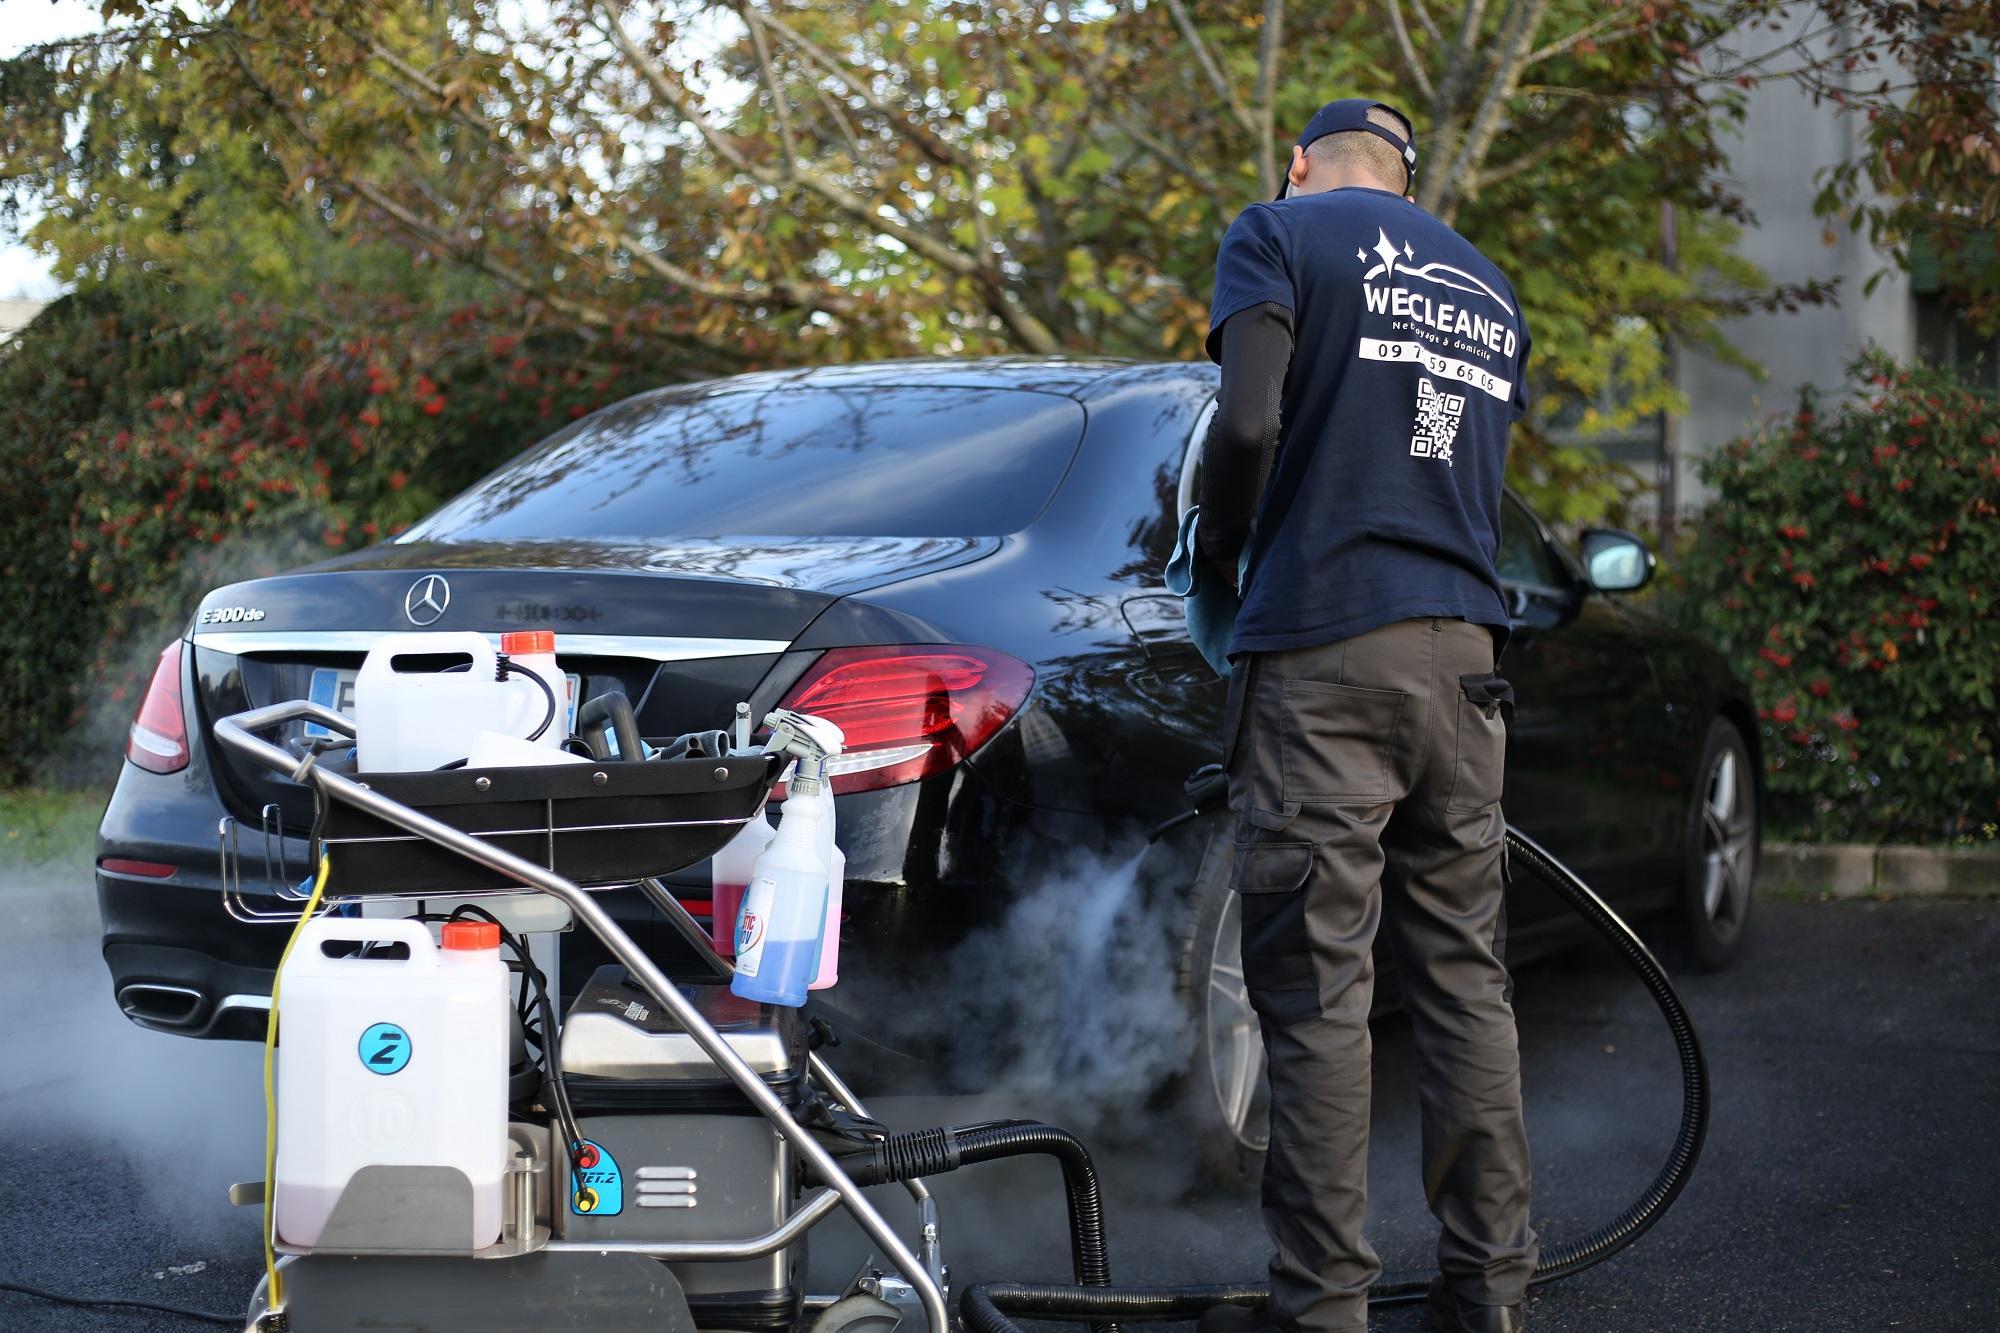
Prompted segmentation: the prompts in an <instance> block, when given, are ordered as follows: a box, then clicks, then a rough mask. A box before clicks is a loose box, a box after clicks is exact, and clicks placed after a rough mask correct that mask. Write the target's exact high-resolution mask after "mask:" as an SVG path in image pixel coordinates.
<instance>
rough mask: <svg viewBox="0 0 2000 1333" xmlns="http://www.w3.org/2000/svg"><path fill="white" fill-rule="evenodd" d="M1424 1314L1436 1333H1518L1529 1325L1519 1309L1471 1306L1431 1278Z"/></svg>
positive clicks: (1513, 1306)
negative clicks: (1429, 1292)
mask: <svg viewBox="0 0 2000 1333" xmlns="http://www.w3.org/2000/svg"><path fill="white" fill-rule="evenodd" d="M1424 1313H1425V1314H1426V1315H1427V1316H1428V1319H1427V1321H1426V1322H1427V1323H1428V1325H1429V1327H1430V1328H1431V1329H1433V1330H1435V1333H1521V1330H1522V1329H1524V1328H1526V1327H1527V1326H1528V1316H1527V1315H1525V1314H1523V1313H1522V1310H1521V1307H1520V1306H1518V1305H1477V1304H1474V1303H1473V1302H1472V1301H1468V1300H1466V1299H1465V1298H1464V1297H1462V1296H1459V1295H1456V1294H1455V1293H1453V1291H1452V1290H1451V1288H1449V1287H1447V1286H1445V1284H1444V1279H1443V1278H1434V1279H1432V1281H1431V1294H1430V1298H1429V1299H1428V1300H1427V1301H1426V1302H1425V1303H1424Z"/></svg>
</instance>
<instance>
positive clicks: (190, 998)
mask: <svg viewBox="0 0 2000 1333" xmlns="http://www.w3.org/2000/svg"><path fill="white" fill-rule="evenodd" d="M118 1007H119V1008H120V1009H122V1010H124V1011H125V1017H127V1018H129V1019H131V1020H132V1021H133V1022H135V1023H142V1024H144V1025H145V1026H147V1027H159V1028H170V1029H173V1030H174V1031H182V1030H185V1029H187V1028H191V1027H194V1026H195V1025H196V1024H197V1023H199V1022H200V1021H201V1018H202V1013H203V1011H204V1010H206V1009H207V1008H208V997H207V996H206V995H204V994H202V993H201V992H200V991H198V990H196V989H194V988H193V987H192V986H170V985H167V984H166V983H165V982H160V981H130V982H127V983H126V984H124V985H123V986H120V987H119V988H118Z"/></svg>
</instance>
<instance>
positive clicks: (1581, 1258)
mask: <svg viewBox="0 0 2000 1333" xmlns="http://www.w3.org/2000/svg"><path fill="white" fill-rule="evenodd" d="M1507 849H1508V852H1509V854H1510V856H1512V857H1514V858H1515V859H1516V861H1517V863H1518V864H1520V865H1523V866H1525V867H1526V868H1527V869H1528V870H1530V871H1532V872H1533V873H1534V875H1535V877H1536V878H1537V879H1540V880H1541V881H1543V882H1544V883H1545V884H1547V885H1548V886H1549V887H1550V888H1551V889H1553V890H1555V892H1556V895H1557V896H1558V897H1560V898H1561V899H1562V900H1563V901H1564V902H1566V903H1568V904H1569V905H1570V907H1571V908H1572V909H1573V910H1574V911H1575V912H1576V913H1577V915H1579V916H1581V917H1582V918H1583V919H1584V920H1585V921H1588V922H1589V923H1590V925H1591V928H1592V929H1594V930H1595V931H1597V933H1598V934H1599V935H1602V936H1603V937H1604V938H1605V939H1606V940H1608V941H1609V942H1610V943H1611V945H1612V947H1613V948H1615V949H1617V950H1618V953H1619V954H1620V956H1621V957H1623V958H1624V959H1625V961H1626V963H1627V964H1628V965H1629V966H1630V967H1631V968H1632V970H1633V971H1634V972H1636V973H1638V975H1639V979H1640V981H1642V982H1643V983H1645V987H1646V991H1647V993H1648V994H1649V995H1651V996H1652V997H1653V1003H1655V1004H1656V1005H1658V1006H1659V1009H1660V1014H1661V1015H1662V1016H1663V1017H1664V1018H1665V1019H1666V1020H1667V1029H1668V1031H1669V1032H1671V1033H1672V1034H1673V1039H1674V1050H1675V1052H1676V1054H1677V1055H1678V1056H1679V1058H1680V1066H1681V1122H1680V1126H1679V1128H1678V1129H1676V1130H1675V1132H1674V1142H1673V1147H1672V1149H1671V1150H1670V1151H1669V1152H1668V1153H1667V1160H1666V1164H1665V1165H1663V1166H1662V1167H1661V1168H1660V1171H1659V1174H1658V1175H1656V1176H1654V1178H1653V1182H1652V1183H1651V1184H1650V1185H1648V1186H1647V1187H1646V1189H1645V1191H1644V1192H1643V1193H1641V1194H1640V1196H1639V1198H1638V1199H1637V1200H1636V1201H1635V1202H1634V1203H1633V1204H1632V1205H1631V1206H1630V1207H1628V1208H1627V1209H1626V1210H1625V1211H1624V1212H1623V1213H1620V1214H1619V1215H1618V1217H1617V1218H1616V1219H1615V1220H1614V1221H1612V1222H1611V1223H1610V1224H1609V1225H1607V1226H1604V1227H1601V1228H1599V1229H1598V1230H1596V1231H1594V1232H1592V1233H1591V1234H1590V1235H1588V1236H1586V1237H1584V1238H1583V1239H1582V1240H1580V1241H1572V1242H1570V1243H1569V1244H1566V1245H1559V1246H1556V1247H1555V1248H1554V1249H1552V1250H1545V1251H1544V1252H1543V1253H1542V1257H1541V1262H1539V1263H1538V1264H1536V1265H1535V1272H1534V1276H1533V1277H1532V1278H1530V1279H1529V1285H1531V1286H1540V1285H1541V1284H1542V1283H1545V1282H1554V1281H1555V1280H1557V1279H1558V1278H1564V1277H1568V1276H1570V1275H1571V1274H1573V1273H1578V1272H1581V1271H1582V1270H1584V1269H1586V1268H1588V1267H1590V1266H1591V1265H1592V1264H1597V1263H1602V1262H1603V1261H1604V1260H1606V1259H1608V1258H1610V1257H1611V1256H1612V1255H1613V1254H1616V1253H1617V1252H1618V1251H1619V1250H1622V1249H1624V1248H1625V1247H1626V1246H1627V1245H1630V1244H1631V1243H1632V1242H1633V1241H1635V1240H1637V1239H1638V1238H1639V1237H1640V1236H1642V1235H1644V1234H1645V1232H1646V1229H1647V1228H1649V1227H1651V1226H1652V1225H1653V1224H1654V1223H1655V1222H1657V1221H1659V1220H1660V1218H1661V1217H1662V1216H1663V1215H1664V1214H1665V1213H1666V1211H1667V1209H1668V1208H1670V1207H1672V1206H1673V1202H1674V1200H1675V1199H1676V1198H1678V1197H1679V1195H1680V1192H1681V1189H1682V1188H1683V1187H1684V1186H1685V1185H1686V1184H1687V1180H1688V1177H1689V1176H1690V1175H1691V1174H1693V1172H1694V1167H1695V1162H1696V1161H1697V1160H1699V1158H1700V1157H1701V1146H1702V1142H1703V1141H1704V1140H1705V1139H1706V1138H1707V1136H1708V1100H1709V1095H1708V1061H1707V1059H1706V1058H1705V1057H1704V1056H1703V1055H1702V1051H1701V1038H1700V1037H1699V1036H1698V1035H1697V1034H1696V1033H1695V1030H1694V1022H1693V1020H1692V1019H1690V1018H1689V1017H1688V1012H1687V1008H1686V1006H1684V1005H1683V1004H1682V1003H1681V997H1680V996H1679V994H1677V993H1676V992H1675V990H1674V984H1673V982H1672V981H1670V980H1668V978H1667V974H1666V972H1665V971H1664V970H1663V969H1662V968H1661V967H1660V964H1659V962H1658V960H1656V959H1655V958H1654V957H1653V954H1652V951H1651V950H1650V949H1648V948H1647V947H1646V946H1645V944H1644V942H1643V941H1641V940H1640V939H1639V937H1638V936H1637V935H1635V934H1633V932H1632V928H1631V927H1630V926H1628V925H1626V924H1625V922H1624V920H1623V918H1621V917H1620V916H1619V915H1618V914H1617V913H1616V912H1614V911H1612V910H1611V908H1610V906H1609V905H1607V904H1606V903H1605V901H1604V900H1603V899H1602V898H1600V897H1598V896H1597V895H1596V894H1595V893H1593V892H1592V891H1591V889H1590V886H1589V885H1588V884H1585V883H1584V882H1583V881H1582V880H1580V879H1578V878H1577V877H1576V875H1575V873H1574V872H1572V871H1571V870H1570V869H1569V867H1567V866H1565V865H1564V864H1563V863H1562V862H1560V861H1558V860H1556V858H1555V857H1554V856H1552V855H1550V854H1549V851H1548V849H1547V848H1545V847H1543V846H1542V845H1541V844H1540V843H1538V842H1536V841H1535V840H1534V839H1533V838H1530V837H1529V836H1528V835H1527V834H1525V833H1521V832H1518V831H1517V830H1515V829H1512V828H1510V829H1508V830H1507ZM1434 1276H1435V1274H1433V1273H1431V1272H1427V1271H1405V1272H1399V1273H1385V1274H1383V1275H1382V1278H1381V1280H1380V1281H1378V1282H1377V1283H1376V1284H1375V1285H1374V1286H1372V1287H1370V1288H1369V1289H1368V1301H1369V1304H1371V1305H1397V1304H1402V1303H1405V1302H1409V1301H1418V1300H1422V1299H1423V1298H1424V1296H1425V1294H1426V1293H1427V1292H1428V1290H1429V1288H1430V1282H1431V1279H1432V1278H1433V1277H1434ZM1270 1296H1271V1288H1270V1286H1269V1284H1268V1283H1262V1282H1256V1283H1244V1284H1241V1285H1220V1286H1216V1285H1210V1286H1166V1287H1110V1286H1102V1287H1084V1286H1075V1287H1064V1286H1056V1285H1045V1284H1038V1283H1025V1282H982V1283H979V1284H978V1285H977V1286H973V1287H969V1288H967V1289H966V1292H965V1294H964V1296H963V1297H961V1298H960V1301H959V1313H960V1314H962V1315H963V1316H964V1318H965V1322H966V1324H967V1326H968V1327H969V1328H971V1329H972V1330H974V1333H1021V1329H1020V1326H1019V1325H1017V1324H1016V1323H1015V1322H1014V1321H1013V1319H1012V1318H1011V1317H1010V1316H1014V1315H1019V1316H1021V1317H1024V1318H1029V1319H1056V1320H1102V1319H1110V1318H1116V1319H1123V1320H1127V1321H1130V1322H1146V1321H1155V1322H1157V1321H1172V1320H1185V1319H1191V1318H1195V1317H1197V1316H1199V1315H1200V1314H1201V1312H1202V1311H1203V1310H1206V1309H1207V1308H1209V1307H1210V1306H1212V1305H1262V1304H1264V1303H1265V1302H1266V1301H1268V1300H1269V1299H1270Z"/></svg>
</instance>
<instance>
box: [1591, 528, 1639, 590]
mask: <svg viewBox="0 0 2000 1333" xmlns="http://www.w3.org/2000/svg"><path fill="white" fill-rule="evenodd" d="M1577 552H1578V554H1580V555H1581V556H1582V557H1583V569H1584V574H1585V576H1586V577H1588V578H1589V579H1590V586H1591V587H1592V588H1595V589H1596V590H1597V591H1598V592H1635V591H1637V590H1638V589H1640V588H1643V587H1645V586H1646V584H1647V583H1649V582H1650V581H1651V580H1652V577H1653V570H1654V569H1655V568H1656V567H1657V562H1656V561H1655V560H1654V559H1653V552H1652V551H1651V549H1649V548H1648V547H1647V545H1646V543H1644V542H1643V541H1640V540H1639V539H1638V538H1637V537H1635V536H1633V535H1632V534H1631V533H1629V532H1621V531H1619V530H1618V529H1617V528H1586V529H1585V530H1584V533H1583V540H1582V541H1580V542H1578V543H1577Z"/></svg>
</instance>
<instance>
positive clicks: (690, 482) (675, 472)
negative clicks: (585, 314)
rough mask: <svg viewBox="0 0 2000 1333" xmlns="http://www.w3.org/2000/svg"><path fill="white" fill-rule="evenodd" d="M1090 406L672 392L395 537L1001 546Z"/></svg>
mask: <svg viewBox="0 0 2000 1333" xmlns="http://www.w3.org/2000/svg"><path fill="white" fill-rule="evenodd" d="M1083 422H1084V416H1083V408H1082V407H1081V406H1080V405H1079V404H1077V403H1076V402H1075V401H1073V400H1071V399H1068V398H1060V397H1057V396H1055V395H1052V394H1044V393H1034V392H1029V391H1025V390H1015V389H984V388H940V387H921V388H900V387H884V386H881V385H848V386H836V387H829V388H800V387H783V388H777V389H759V390H754V391H735V392H731V391H728V390H724V391H722V392H717V391H715V390H714V389H687V390H669V391H666V392H664V393H658V394H648V395H646V396H645V397H643V398H639V399H634V400H632V401H630V402H625V403H619V404H617V405H615V406H612V407H609V408H606V409H605V410H604V411H602V412H599V413H596V414H595V415H593V416H590V417H587V418H585V419H584V420H582V421H579V422H578V423H576V425H574V426H572V427H570V428H569V429H567V430H565V431H562V432H561V433H559V434H557V435H555V436H554V437H552V438H551V439H549V440H548V441H546V442H545V443H543V444H542V445H540V446H538V447H537V448H535V449H532V450H530V451H529V452H528V453H527V454H525V455H523V456H522V457H521V458H519V459H517V460H516V461H514V462H513V463H510V464H508V465H507V466H506V467H504V468H502V469H500V471H498V472H496V473H494V474H493V475H492V476H490V477H488V478H487V479H486V480H485V481H482V482H480V483H479V484H478V485H477V486H475V487H473V488H472V489H471V490H469V491H467V492H466V493H465V494H463V495H461V496H459V497H458V498H457V499H455V500H453V501H451V502H450V503H449V504H447V505H445V506H444V508H442V509H440V510H438V511H437V512H436V513H435V514H433V515H431V516H430V517H429V518H427V519H425V520H424V521H423V522H422V523H420V524H418V525H417V526H416V527H415V528H413V529H412V530H411V531H410V532H409V533H408V534H407V535H406V537H405V538H404V540H406V541H439V542H463V541H507V540H517V541H546V540H560V539H563V538H583V539H593V540H603V539H618V538H627V539H638V540H644V539H648V538H657V537H669V536H679V537H724V536H801V537H808V536H811V537H817V536H860V537H997V536H1003V535H1005V534H1007V533H1011V532H1018V531H1020V530H1021V529H1022V528H1024V527H1026V526H1027V525H1028V524H1029V523H1030V522H1031V521H1033V519H1034V517H1035V515H1037V514H1039V513H1040V512H1041V510H1042V507H1043V506H1044V505H1045V504H1047V503H1048V500H1049V497H1050V496H1051V495H1053V494H1054V493H1055V488H1056V486H1057V484H1058V483H1059V482H1060V481H1061V480H1062V478H1063V474H1064V472H1065V471H1067V470H1068V467H1069V463H1070V459H1071V457H1072V456H1073V455H1074V454H1075V452H1076V446H1077V442H1078V440H1079V439H1080V438H1081V437H1082V434H1083Z"/></svg>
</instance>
